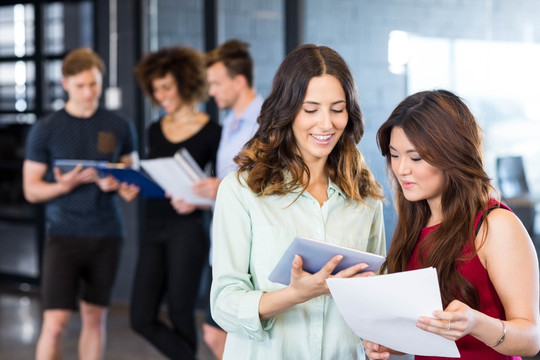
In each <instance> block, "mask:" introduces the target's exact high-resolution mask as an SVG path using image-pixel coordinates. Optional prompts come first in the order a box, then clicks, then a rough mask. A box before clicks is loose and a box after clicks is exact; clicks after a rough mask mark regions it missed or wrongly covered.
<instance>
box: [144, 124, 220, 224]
mask: <svg viewBox="0 0 540 360" xmlns="http://www.w3.org/2000/svg"><path fill="white" fill-rule="evenodd" d="M162 121H163V118H162V119H160V120H159V121H156V122H154V123H152V124H151V125H150V127H149V128H148V131H147V136H148V139H147V141H148V142H147V152H148V153H147V158H148V159H155V158H161V157H171V156H173V155H174V153H176V152H177V151H178V150H180V149H181V148H186V149H187V150H188V151H189V153H190V154H191V156H192V157H193V159H195V161H196V162H197V163H198V164H199V166H200V167H201V169H207V168H208V167H210V168H211V172H212V173H214V172H215V164H216V154H217V149H218V146H219V139H220V137H221V126H219V125H218V124H217V123H216V122H214V121H212V120H210V121H208V122H207V123H206V124H205V125H204V126H203V127H202V128H201V129H200V130H199V131H198V132H197V133H195V134H193V136H191V137H189V138H187V139H186V140H183V141H180V142H171V141H169V140H168V139H167V138H166V137H165V135H164V134H163V131H162V129H161V122H162ZM146 212H147V216H148V217H149V218H163V217H177V216H182V215H179V214H178V213H177V212H176V211H175V210H174V209H173V207H172V206H171V204H170V200H169V199H147V209H146Z"/></svg>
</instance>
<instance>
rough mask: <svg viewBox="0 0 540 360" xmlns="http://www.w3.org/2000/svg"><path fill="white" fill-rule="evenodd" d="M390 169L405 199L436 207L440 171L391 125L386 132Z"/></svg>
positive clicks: (400, 131)
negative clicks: (388, 140)
mask: <svg viewBox="0 0 540 360" xmlns="http://www.w3.org/2000/svg"><path fill="white" fill-rule="evenodd" d="M390 157H391V164H392V172H393V173H394V176H395V177H396V179H397V181H398V182H399V185H400V186H401V188H402V190H403V195H404V196H405V198H406V199H407V200H409V201H420V200H427V202H428V204H429V206H430V208H432V209H434V208H438V207H440V203H441V197H442V189H443V183H444V176H443V171H442V170H441V169H439V168H437V167H435V166H433V165H431V164H429V163H427V162H426V161H425V160H423V159H422V158H421V157H420V155H419V154H418V153H417V152H416V149H415V147H414V145H413V144H412V143H411V142H410V140H409V138H408V137H407V135H406V134H405V132H404V131H403V129H402V128H400V127H397V126H395V127H394V128H392V132H391V135H390Z"/></svg>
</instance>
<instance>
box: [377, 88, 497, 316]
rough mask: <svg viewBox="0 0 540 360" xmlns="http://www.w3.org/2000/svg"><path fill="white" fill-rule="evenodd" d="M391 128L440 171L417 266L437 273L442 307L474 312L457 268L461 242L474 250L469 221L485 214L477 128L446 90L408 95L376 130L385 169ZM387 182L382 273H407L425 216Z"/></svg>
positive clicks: (473, 299) (473, 297)
mask: <svg viewBox="0 0 540 360" xmlns="http://www.w3.org/2000/svg"><path fill="white" fill-rule="evenodd" d="M394 127H399V128H401V129H403V131H404V132H405V134H406V136H407V137H408V139H409V141H410V142H411V143H412V144H413V145H414V147H415V149H416V151H417V152H418V154H419V155H420V157H421V158H422V159H423V160H425V161H426V162H428V163H429V164H431V165H433V166H435V167H437V168H439V169H441V170H442V171H443V178H444V180H443V189H442V199H441V208H442V214H443V220H442V222H441V224H440V226H439V227H438V228H437V229H436V230H434V231H433V232H431V233H430V235H429V236H428V237H427V238H426V241H425V242H424V243H423V244H422V245H423V246H422V247H421V248H420V259H419V260H420V264H421V265H422V267H429V266H433V267H435V268H436V269H437V273H438V276H439V283H440V287H441V295H442V300H443V304H444V306H446V305H448V304H449V303H450V302H451V301H452V300H453V299H456V298H457V299H460V300H462V301H464V302H465V303H467V304H468V305H470V306H472V307H473V308H476V309H478V308H479V302H478V292H477V290H476V288H475V287H474V286H473V285H472V284H471V283H470V282H469V281H467V280H466V279H465V278H464V277H463V276H461V275H460V273H459V272H458V266H459V263H460V262H462V261H465V260H467V259H465V258H463V256H462V252H463V248H464V246H465V245H466V244H467V243H469V244H470V245H471V248H472V249H473V254H472V255H474V254H475V253H476V251H477V250H478V249H475V246H474V221H475V217H476V215H477V214H478V212H479V211H483V212H485V211H486V210H487V206H488V202H489V198H490V193H491V191H492V190H493V187H492V186H491V184H490V179H489V177H488V175H487V174H486V172H485V170H484V166H483V157H482V135H481V130H480V128H479V126H478V124H477V122H476V120H475V119H474V116H473V115H472V113H471V112H470V110H469V109H468V108H467V106H466V105H465V104H464V102H463V101H462V100H461V99H460V98H459V97H458V96H456V95H455V94H453V93H451V92H449V91H446V90H433V91H423V92H419V93H416V94H413V95H411V96H409V97H407V98H405V100H403V101H402V102H401V103H400V104H399V105H398V106H397V107H396V108H395V109H394V111H393V112H392V114H391V115H390V117H389V118H388V120H386V122H385V123H384V124H382V126H381V127H380V128H379V130H378V132H377V143H378V145H379V149H380V150H381V153H382V155H383V156H386V160H387V166H388V168H389V169H390V168H391V165H390V161H391V157H390V148H389V146H390V135H391V133H392V129H393V128H394ZM393 180H394V186H395V200H396V207H397V212H398V215H399V219H398V223H397V226H396V230H395V233H394V237H393V239H392V244H391V246H390V250H389V252H388V256H387V258H386V263H385V264H384V269H386V270H388V272H398V271H403V270H407V267H408V262H409V259H410V257H411V255H412V253H413V250H414V248H415V245H416V243H417V241H418V238H419V236H420V232H421V230H422V228H423V227H425V226H426V224H427V221H428V219H429V217H430V215H431V212H430V208H429V206H428V204H427V201H426V200H420V201H414V202H412V201H408V200H407V199H406V198H405V197H404V195H403V191H402V189H401V187H400V186H399V184H398V183H397V180H396V178H395V175H394V176H393ZM486 225H487V223H486ZM424 245H425V246H424ZM472 255H471V256H472Z"/></svg>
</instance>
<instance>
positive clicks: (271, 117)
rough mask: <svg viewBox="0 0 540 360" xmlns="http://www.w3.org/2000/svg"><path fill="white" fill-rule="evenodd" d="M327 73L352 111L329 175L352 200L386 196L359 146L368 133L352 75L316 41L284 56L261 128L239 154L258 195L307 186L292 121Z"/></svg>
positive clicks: (330, 159)
mask: <svg viewBox="0 0 540 360" xmlns="http://www.w3.org/2000/svg"><path fill="white" fill-rule="evenodd" d="M325 74H327V75H332V76H334V77H336V79H338V81H339V82H340V83H341V86H342V87H343V90H344V91H345V98H346V99H345V100H346V109H347V113H348V115H349V119H348V122H347V126H346V127H345V130H344V132H343V134H342V136H341V137H340V139H339V140H338V142H337V144H336V146H335V147H334V149H333V150H332V152H331V153H330V155H329V156H328V160H327V162H326V170H327V172H328V175H329V177H330V179H331V180H332V181H333V182H334V183H335V184H336V185H337V186H339V188H340V189H341V190H342V191H343V192H345V193H346V194H347V196H348V197H349V199H350V200H351V201H353V200H359V201H363V199H364V198H365V197H368V196H369V197H373V198H376V199H381V198H382V195H381V188H380V185H379V184H378V183H377V182H376V181H375V179H374V178H373V175H372V174H371V172H370V171H369V169H368V168H367V166H366V164H365V162H364V159H363V157H362V154H361V153H360V151H359V150H358V148H357V146H356V144H358V142H359V141H360V139H361V138H362V135H363V134H364V121H363V117H362V113H361V111H360V104H359V102H358V94H357V91H356V85H355V82H354V78H353V76H352V73H351V71H350V69H349V67H348V66H347V64H346V63H345V60H343V58H342V57H341V56H340V55H339V54H338V53H337V52H335V51H334V50H332V49H330V48H328V47H326V46H315V45H313V44H306V45H303V46H300V47H298V48H297V49H295V50H293V51H292V52H291V53H290V54H289V55H288V56H287V57H286V58H285V59H284V60H283V62H282V63H281V65H280V67H279V69H278V71H277V73H276V75H275V77H274V81H273V84H272V90H271V92H270V95H269V96H268V98H267V99H266V100H265V101H264V103H263V105H262V108H261V112H260V115H259V117H258V119H257V121H258V123H259V128H258V130H257V132H256V133H255V135H254V136H253V138H252V139H251V140H249V141H248V143H247V144H246V145H245V147H244V150H243V151H242V152H240V154H239V155H238V156H236V158H235V162H236V164H237V165H238V166H239V169H240V170H241V171H242V170H248V171H249V175H248V177H247V184H248V186H249V187H250V189H251V190H252V191H253V192H254V193H256V194H259V195H261V196H264V195H274V194H275V195H284V194H286V193H288V192H290V191H292V190H295V189H301V190H302V191H304V190H305V189H306V188H307V186H308V184H309V176H310V174H309V169H308V167H307V165H306V164H305V163H304V161H303V160H302V157H301V156H300V155H299V151H298V146H297V144H296V140H295V137H294V134H293V131H292V123H293V121H294V119H295V118H296V115H297V114H298V112H299V111H300V110H301V106H302V103H303V101H304V98H305V95H306V91H307V86H308V83H309V81H310V80H311V79H312V78H314V77H317V76H321V75H325ZM284 170H288V172H289V173H290V175H291V177H290V178H289V177H286V176H285V173H284ZM304 174H306V175H307V176H304Z"/></svg>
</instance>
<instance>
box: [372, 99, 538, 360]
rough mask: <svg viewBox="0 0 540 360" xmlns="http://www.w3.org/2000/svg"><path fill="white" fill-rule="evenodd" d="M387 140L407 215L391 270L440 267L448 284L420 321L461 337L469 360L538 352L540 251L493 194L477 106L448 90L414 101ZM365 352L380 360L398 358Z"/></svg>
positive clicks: (398, 112) (388, 128) (387, 128)
mask: <svg viewBox="0 0 540 360" xmlns="http://www.w3.org/2000/svg"><path fill="white" fill-rule="evenodd" d="M377 141H378V144H379V148H380V149H381V152H382V154H383V155H384V156H386V159H387V165H388V168H389V169H391V170H392V173H393V179H394V184H395V188H396V194H395V196H396V206H397V211H398V215H399V220H398V224H397V228H396V231H395V234H394V238H393V239H392V244H391V246H390V250H389V254H388V257H387V259H386V263H385V265H383V268H384V267H385V268H386V269H387V270H388V271H389V272H391V273H392V272H398V271H404V270H414V269H419V268H425V267H430V266H432V267H435V268H436V269H437V273H438V277H439V283H440V291H441V295H442V300H443V307H445V309H444V311H434V313H433V315H434V317H433V318H430V317H420V318H419V319H418V323H417V326H418V327H419V328H421V329H423V330H426V331H429V332H432V333H435V334H438V335H440V336H443V337H445V338H447V339H450V340H456V341H457V346H458V349H459V351H460V353H461V359H469V360H473V359H474V360H482V359H516V358H519V357H514V356H512V355H524V356H533V355H535V354H536V353H537V352H538V350H539V349H540V339H539V328H538V303H539V296H538V291H539V290H538V288H539V278H538V260H537V258H536V252H535V250H534V248H533V245H532V242H531V239H530V237H529V235H528V234H527V232H526V231H525V228H524V227H523V225H522V224H521V223H520V221H519V219H518V218H517V217H516V216H515V215H514V214H513V213H512V212H511V211H508V210H509V209H508V208H507V207H506V206H505V205H504V204H502V203H500V202H499V201H498V200H496V199H495V198H493V197H492V196H491V195H490V194H491V193H492V192H493V190H494V189H493V187H492V185H491V184H490V179H489V177H488V175H487V174H486V172H485V171H484V167H483V160H482V147H481V145H482V137H481V131H480V128H479V127H478V124H477V123H476V121H475V119H474V116H473V115H472V114H471V112H470V111H469V109H468V108H467V106H466V105H465V104H464V103H463V101H462V100H461V99H460V98H459V97H458V96H456V95H454V94H453V93H451V92H449V91H445V90H434V91H424V92H420V93H417V94H414V95H411V96H409V97H407V98H406V99H405V100H403V101H402V102H401V103H400V104H399V105H398V106H397V108H396V109H395V110H394V111H393V112H392V114H391V115H390V117H389V118H388V120H387V121H386V122H385V123H384V124H383V125H382V126H381V127H380V128H379V131H378V133H377ZM364 346H365V347H366V353H367V354H368V356H369V357H370V359H387V358H388V357H389V356H390V353H391V352H392V351H391V350H390V349H387V348H385V347H384V346H380V345H378V344H374V343H371V342H368V341H364ZM392 353H393V352H392ZM416 359H442V358H440V357H424V356H416Z"/></svg>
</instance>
